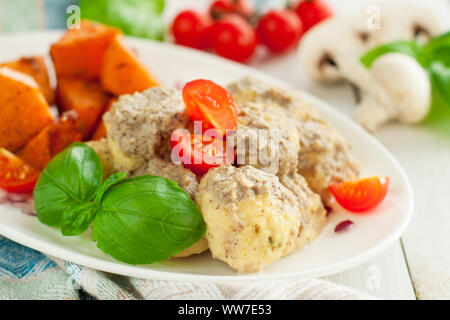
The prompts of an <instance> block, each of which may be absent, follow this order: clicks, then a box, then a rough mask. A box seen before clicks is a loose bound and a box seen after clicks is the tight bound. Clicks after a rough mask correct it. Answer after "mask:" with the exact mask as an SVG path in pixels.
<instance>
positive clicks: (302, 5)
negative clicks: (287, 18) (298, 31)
mask: <svg viewBox="0 0 450 320" xmlns="http://www.w3.org/2000/svg"><path fill="white" fill-rule="evenodd" d="M294 10H295V12H296V13H297V14H298V16H299V17H300V20H301V21H302V23H303V30H304V32H306V31H308V30H309V29H310V28H312V27H313V26H314V25H316V24H318V23H319V22H321V21H323V20H325V19H327V18H329V17H331V16H332V15H333V11H332V10H331V8H330V7H329V6H328V5H327V4H326V3H325V2H323V1H322V0H301V1H300V2H299V3H298V4H297V5H296V6H295V8H294Z"/></svg>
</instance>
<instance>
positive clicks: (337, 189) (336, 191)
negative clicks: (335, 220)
mask: <svg viewBox="0 0 450 320" xmlns="http://www.w3.org/2000/svg"><path fill="white" fill-rule="evenodd" d="M388 187H389V177H384V176H375V177H370V178H364V179H360V180H357V181H349V182H342V183H336V184H333V185H331V186H330V191H331V193H332V194H333V196H334V197H335V198H336V201H337V202H338V203H339V204H340V205H341V206H342V207H343V208H345V209H347V210H349V211H352V212H363V211H367V210H369V209H372V208H374V207H376V206H377V205H379V204H380V203H381V202H382V201H383V200H384V198H385V197H386V193H387V190H388Z"/></svg>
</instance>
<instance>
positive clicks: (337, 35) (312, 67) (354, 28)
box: [298, 3, 443, 90]
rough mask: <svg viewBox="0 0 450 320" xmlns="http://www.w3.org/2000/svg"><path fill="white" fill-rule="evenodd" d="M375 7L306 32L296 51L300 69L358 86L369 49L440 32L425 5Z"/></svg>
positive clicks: (319, 78) (324, 79) (318, 77)
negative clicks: (362, 57)
mask: <svg viewBox="0 0 450 320" xmlns="http://www.w3.org/2000/svg"><path fill="white" fill-rule="evenodd" d="M376 8H377V9H378V10H373V11H371V12H367V11H366V8H363V9H362V10H360V11H359V12H357V13H355V14H353V15H349V16H335V17H333V18H330V19H327V20H325V21H324V22H322V23H320V24H319V25H317V26H315V27H314V28H312V29H311V30H310V31H308V32H307V33H306V34H305V36H304V37H303V39H302V41H301V42H300V45H299V51H298V52H299V60H300V63H301V65H302V67H303V69H304V71H305V72H306V73H307V74H308V75H309V76H310V77H311V78H313V79H314V80H317V81H320V82H335V81H339V80H342V79H346V80H349V81H351V82H353V83H354V84H356V85H358V86H359V85H360V82H361V83H367V82H368V80H367V79H365V78H364V77H365V74H364V73H363V72H360V70H359V69H360V68H361V67H362V66H361V64H360V58H361V56H362V55H363V54H364V53H366V52H367V51H369V50H370V49H372V48H374V47H377V46H380V45H382V44H385V43H387V42H392V41H397V40H411V39H418V40H421V41H425V40H427V39H429V38H431V37H433V36H435V35H437V34H439V33H440V32H441V31H443V30H442V26H441V25H440V22H439V19H437V17H436V15H435V13H434V12H433V11H432V10H430V9H429V8H426V7H422V6H418V5H413V4H408V5H405V4H401V5H399V4H392V3H389V4H388V3H386V4H383V5H377V6H376ZM374 15H375V16H376V15H379V17H378V18H377V17H375V16H374ZM373 19H375V21H373ZM360 77H362V78H360ZM361 89H362V90H365V88H361Z"/></svg>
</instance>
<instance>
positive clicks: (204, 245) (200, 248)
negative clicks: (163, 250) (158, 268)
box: [172, 238, 208, 258]
mask: <svg viewBox="0 0 450 320" xmlns="http://www.w3.org/2000/svg"><path fill="white" fill-rule="evenodd" d="M206 250H208V241H207V240H206V238H201V239H200V240H199V241H198V242H197V243H194V244H193V245H192V246H190V247H189V248H187V249H184V250H183V251H181V252H180V253H177V254H176V255H174V256H172V258H187V257H190V256H193V255H194V254H200V253H203V252H205V251H206Z"/></svg>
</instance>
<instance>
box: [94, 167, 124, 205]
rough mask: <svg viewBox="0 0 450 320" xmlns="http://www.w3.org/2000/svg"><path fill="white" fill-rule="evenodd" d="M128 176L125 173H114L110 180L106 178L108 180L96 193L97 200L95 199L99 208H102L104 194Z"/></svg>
mask: <svg viewBox="0 0 450 320" xmlns="http://www.w3.org/2000/svg"><path fill="white" fill-rule="evenodd" d="M126 176H127V174H126V173H125V172H117V173H113V174H112V175H110V176H109V177H108V178H106V180H105V181H104V182H103V183H102V185H101V186H100V187H99V188H98V190H97V191H96V192H95V198H94V202H95V204H96V205H97V206H98V207H100V205H101V201H102V197H103V194H104V193H105V191H106V190H107V189H108V188H109V187H111V186H113V185H115V184H117V183H119V182H121V181H123V180H124V179H125V178H126Z"/></svg>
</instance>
